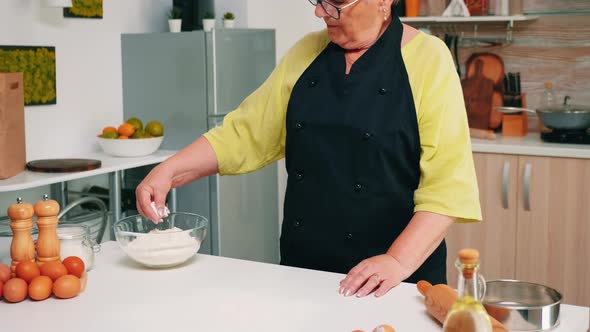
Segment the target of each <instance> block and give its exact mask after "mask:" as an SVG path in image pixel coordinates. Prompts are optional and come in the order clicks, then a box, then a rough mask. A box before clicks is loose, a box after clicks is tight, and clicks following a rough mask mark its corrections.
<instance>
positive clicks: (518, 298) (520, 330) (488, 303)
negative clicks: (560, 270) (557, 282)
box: [483, 280, 562, 332]
mask: <svg viewBox="0 0 590 332" xmlns="http://www.w3.org/2000/svg"><path fill="white" fill-rule="evenodd" d="M561 299H562V296H561V294H560V293H559V292H558V291H556V290H555V289H553V288H550V287H547V286H543V285H539V284H535V283H530V282H525V281H519V280H492V281H488V282H487V283H486V294H485V297H484V299H483V304H484V306H485V307H486V310H487V311H488V313H489V314H490V316H492V317H494V318H496V319H497V320H498V321H499V322H500V323H502V324H503V325H504V326H505V327H506V328H507V329H508V330H509V331H514V332H525V331H526V332H530V331H548V330H551V329H553V328H555V327H556V326H557V325H558V324H559V307H560V304H561Z"/></svg>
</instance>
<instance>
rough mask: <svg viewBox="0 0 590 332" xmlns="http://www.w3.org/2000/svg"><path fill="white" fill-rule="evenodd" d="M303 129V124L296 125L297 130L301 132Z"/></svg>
mask: <svg viewBox="0 0 590 332" xmlns="http://www.w3.org/2000/svg"><path fill="white" fill-rule="evenodd" d="M301 129H303V123H301V122H297V123H296V124H295V130H301Z"/></svg>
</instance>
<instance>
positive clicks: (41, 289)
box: [29, 276, 53, 301]
mask: <svg viewBox="0 0 590 332" xmlns="http://www.w3.org/2000/svg"><path fill="white" fill-rule="evenodd" d="M52 288H53V281H51V278H49V277H48V276H38V277H37V278H35V279H33V281H31V283H30V284H29V297H30V298H32V299H33V300H35V301H42V300H45V299H46V298H48V297H49V296H50V295H51V291H52Z"/></svg>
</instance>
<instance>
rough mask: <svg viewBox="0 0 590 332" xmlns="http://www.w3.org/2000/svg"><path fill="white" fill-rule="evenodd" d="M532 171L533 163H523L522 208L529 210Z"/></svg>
mask: <svg viewBox="0 0 590 332" xmlns="http://www.w3.org/2000/svg"><path fill="white" fill-rule="evenodd" d="M532 173H533V165H532V164H531V163H526V164H525V165H524V179H523V182H524V210H525V211H530V210H531V175H532Z"/></svg>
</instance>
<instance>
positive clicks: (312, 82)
mask: <svg viewBox="0 0 590 332" xmlns="http://www.w3.org/2000/svg"><path fill="white" fill-rule="evenodd" d="M317 84H318V81H316V80H310V81H309V83H308V84H307V85H308V86H309V87H310V88H313V87H314V86H316V85H317Z"/></svg>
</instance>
